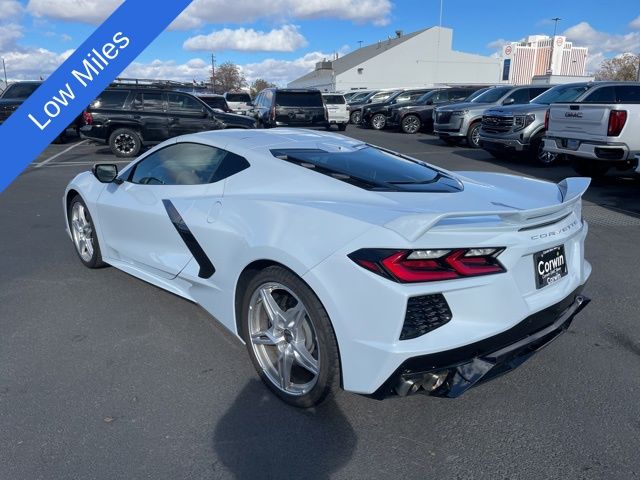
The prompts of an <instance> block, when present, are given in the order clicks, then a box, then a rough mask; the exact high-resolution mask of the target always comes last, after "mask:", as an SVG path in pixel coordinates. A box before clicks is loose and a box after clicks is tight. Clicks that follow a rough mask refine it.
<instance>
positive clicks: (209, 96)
mask: <svg viewBox="0 0 640 480" xmlns="http://www.w3.org/2000/svg"><path fill="white" fill-rule="evenodd" d="M196 96H197V97H198V98H199V99H200V100H202V101H203V102H204V103H206V104H207V105H209V106H210V107H211V108H213V109H216V108H217V109H218V110H222V111H223V112H224V113H234V111H233V110H232V109H231V108H230V107H229V104H228V103H227V100H226V99H225V98H224V97H223V96H222V95H218V94H216V93H198V94H196Z"/></svg>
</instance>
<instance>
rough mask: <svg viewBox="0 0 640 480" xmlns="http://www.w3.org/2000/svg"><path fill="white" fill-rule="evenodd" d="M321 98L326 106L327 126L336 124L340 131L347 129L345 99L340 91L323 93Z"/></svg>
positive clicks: (347, 115)
mask: <svg viewBox="0 0 640 480" xmlns="http://www.w3.org/2000/svg"><path fill="white" fill-rule="evenodd" d="M322 100H324V104H325V106H326V107H327V120H329V126H328V127H327V129H330V128H331V125H337V126H338V130H340V131H341V132H342V131H344V130H346V129H347V123H349V111H348V110H347V101H346V100H345V98H344V95H342V94H341V93H323V94H322Z"/></svg>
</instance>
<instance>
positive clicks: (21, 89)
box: [2, 83, 40, 100]
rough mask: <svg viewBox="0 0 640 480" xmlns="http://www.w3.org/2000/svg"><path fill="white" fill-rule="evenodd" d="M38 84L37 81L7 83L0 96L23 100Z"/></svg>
mask: <svg viewBox="0 0 640 480" xmlns="http://www.w3.org/2000/svg"><path fill="white" fill-rule="evenodd" d="M39 86H40V84H39V83H14V84H13V85H9V86H8V87H7V89H6V90H5V91H4V93H3V94H2V98H7V99H9V98H11V99H16V100H24V99H26V98H28V97H29V95H31V94H32V93H33V92H35V91H36V88H38V87H39Z"/></svg>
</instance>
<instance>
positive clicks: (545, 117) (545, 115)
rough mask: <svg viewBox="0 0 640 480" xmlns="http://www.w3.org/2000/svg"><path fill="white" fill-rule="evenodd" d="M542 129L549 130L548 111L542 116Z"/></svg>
mask: <svg viewBox="0 0 640 480" xmlns="http://www.w3.org/2000/svg"><path fill="white" fill-rule="evenodd" d="M544 129H545V130H549V109H548V108H547V111H546V112H545V114H544Z"/></svg>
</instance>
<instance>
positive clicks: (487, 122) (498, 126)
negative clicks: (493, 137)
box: [482, 115, 513, 133]
mask: <svg viewBox="0 0 640 480" xmlns="http://www.w3.org/2000/svg"><path fill="white" fill-rule="evenodd" d="M512 128H513V117H503V116H499V115H483V116H482V129H483V130H484V131H485V132H491V133H500V132H508V131H510V130H511V129H512Z"/></svg>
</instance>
